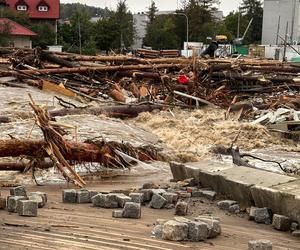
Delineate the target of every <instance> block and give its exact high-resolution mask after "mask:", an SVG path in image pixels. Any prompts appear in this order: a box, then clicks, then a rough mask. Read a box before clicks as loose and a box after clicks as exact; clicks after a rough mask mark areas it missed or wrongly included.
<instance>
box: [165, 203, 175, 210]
mask: <svg viewBox="0 0 300 250" xmlns="http://www.w3.org/2000/svg"><path fill="white" fill-rule="evenodd" d="M173 208H175V205H174V204H167V205H165V209H173Z"/></svg>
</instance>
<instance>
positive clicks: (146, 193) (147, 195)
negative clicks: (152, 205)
mask: <svg viewBox="0 0 300 250" xmlns="http://www.w3.org/2000/svg"><path fill="white" fill-rule="evenodd" d="M140 192H141V193H142V194H143V201H144V202H149V201H151V199H152V195H153V191H152V189H142V190H140Z"/></svg>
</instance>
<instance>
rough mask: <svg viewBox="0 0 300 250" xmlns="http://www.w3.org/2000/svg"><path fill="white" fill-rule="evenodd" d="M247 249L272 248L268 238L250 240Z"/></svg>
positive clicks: (267, 249) (261, 249)
mask: <svg viewBox="0 0 300 250" xmlns="http://www.w3.org/2000/svg"><path fill="white" fill-rule="evenodd" d="M248 250H272V242H271V241H269V240H250V241H249V242H248Z"/></svg>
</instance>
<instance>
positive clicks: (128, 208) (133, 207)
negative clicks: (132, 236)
mask: <svg viewBox="0 0 300 250" xmlns="http://www.w3.org/2000/svg"><path fill="white" fill-rule="evenodd" d="M141 211H142V209H141V204H139V203H135V202H126V204H125V206H124V208H123V218H131V219H140V218H141Z"/></svg>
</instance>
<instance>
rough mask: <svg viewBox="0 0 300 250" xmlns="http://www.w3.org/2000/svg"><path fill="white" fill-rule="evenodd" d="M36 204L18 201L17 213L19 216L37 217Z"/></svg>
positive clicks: (28, 201)
mask: <svg viewBox="0 0 300 250" xmlns="http://www.w3.org/2000/svg"><path fill="white" fill-rule="evenodd" d="M37 210H38V203H37V202H36V201H30V200H18V205H17V212H18V214H19V215H20V216H28V217H37Z"/></svg>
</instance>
